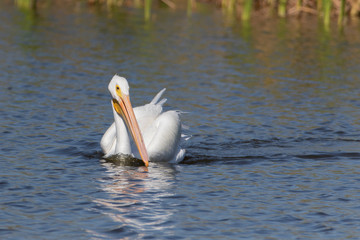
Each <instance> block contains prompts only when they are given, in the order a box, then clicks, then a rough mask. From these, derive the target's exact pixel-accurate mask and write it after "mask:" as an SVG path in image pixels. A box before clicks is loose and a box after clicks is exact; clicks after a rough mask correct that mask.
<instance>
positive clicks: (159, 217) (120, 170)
mask: <svg viewBox="0 0 360 240" xmlns="http://www.w3.org/2000/svg"><path fill="white" fill-rule="evenodd" d="M102 165H103V166H104V167H105V168H106V169H107V171H106V173H107V176H106V177H104V178H102V179H101V180H100V181H101V183H102V184H101V185H102V190H103V191H105V193H106V194H105V195H102V196H104V197H101V198H97V199H94V202H95V203H96V204H98V205H99V209H100V211H101V213H102V214H104V215H106V216H108V217H109V218H111V220H112V221H113V222H115V223H120V224H121V226H122V227H125V228H126V229H127V228H129V227H130V228H131V229H134V228H136V229H139V230H142V231H143V230H150V229H154V227H155V228H157V229H158V228H160V229H161V228H163V227H164V226H168V225H169V224H168V223H169V222H170V221H171V219H172V217H173V216H174V213H175V211H176V209H177V208H176V207H173V206H168V205H169V204H168V203H166V202H167V201H164V198H166V199H169V198H173V197H175V195H176V194H175V192H174V187H173V186H174V183H175V174H176V168H177V167H179V166H177V165H175V166H174V165H171V164H164V163H154V164H153V165H152V166H151V167H149V169H147V168H146V167H124V166H116V165H114V164H113V163H109V162H106V161H104V162H103V163H102ZM165 203H166V204H165ZM117 226H118V224H117Z"/></svg>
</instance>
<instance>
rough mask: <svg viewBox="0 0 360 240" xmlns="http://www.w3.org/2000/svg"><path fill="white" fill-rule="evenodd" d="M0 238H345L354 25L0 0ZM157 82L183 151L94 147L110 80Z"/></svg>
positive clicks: (354, 115)
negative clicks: (149, 155) (115, 159)
mask: <svg viewBox="0 0 360 240" xmlns="http://www.w3.org/2000/svg"><path fill="white" fill-rule="evenodd" d="M0 21H1V23H2V24H1V25H0V35H1V38H0V56H1V58H0V67H1V76H0V83H1V90H0V113H1V118H0V126H1V128H0V133H1V144H0V166H1V167H0V195H1V198H0V238H1V239H59V238H61V239H70V238H72V239H134V238H136V239H151V238H155V239H211V238H214V239H219V238H221V239H241V238H247V239H325V238H327V239H356V238H358V236H359V235H360V227H359V226H360V177H359V174H360V161H359V160H360V153H359V149H360V112H359V108H360V98H359V93H360V78H359V76H360V68H359V67H358V66H359V65H360V60H359V57H358V56H360V34H359V30H358V29H359V26H358V23H357V22H356V21H354V22H352V23H351V24H349V25H348V26H346V27H345V28H344V29H343V30H342V31H341V30H339V29H337V28H335V27H334V28H331V29H330V30H329V31H327V30H324V28H323V26H321V24H318V22H317V19H316V18H314V19H313V18H311V17H310V18H307V19H302V20H298V19H288V20H286V21H282V20H281V19H271V18H264V19H258V20H253V21H252V22H251V23H249V24H241V23H239V22H232V21H230V20H229V19H227V18H226V17H225V16H223V15H222V13H221V11H219V10H217V9H213V8H212V7H211V6H207V5H199V6H198V8H197V9H195V10H194V11H193V12H192V14H191V15H187V13H186V11H185V10H181V9H180V10H174V11H172V10H169V9H161V8H159V9H155V10H154V12H153V15H152V18H151V20H150V21H147V22H146V21H144V16H143V10H142V9H133V8H122V9H116V8H115V9H104V8H97V7H89V6H86V5H81V4H73V5H72V4H64V5H59V4H56V3H54V4H50V5H41V6H40V7H39V8H38V9H37V11H36V12H33V11H30V10H27V9H22V8H17V7H16V6H14V5H13V3H12V2H10V1H4V2H1V3H0ZM114 73H118V74H120V75H123V76H125V77H127V78H128V80H129V82H130V86H131V96H132V98H131V99H132V102H133V105H134V106H136V105H140V104H144V103H147V102H149V101H150V100H151V99H152V98H153V96H154V95H155V94H156V93H157V92H158V91H159V90H161V89H162V88H163V87H166V88H167V92H166V93H165V97H166V98H168V102H167V109H181V110H182V111H184V112H186V113H185V114H183V115H182V119H183V122H184V124H185V125H187V126H188V127H189V129H188V130H187V133H188V134H191V135H192V138H191V140H190V141H189V142H187V143H186V145H185V147H186V149H187V154H186V159H185V161H184V162H183V163H182V164H177V165H171V164H160V163H151V164H150V167H149V169H148V171H147V172H146V171H144V170H143V169H142V168H137V167H130V166H129V167H124V166H116V165H114V164H112V163H109V162H106V161H104V160H102V153H101V149H100V146H99V142H100V139H101V136H102V134H103V133H104V132H105V130H106V129H107V127H108V126H109V125H110V124H111V122H112V121H113V119H112V112H111V106H110V95H109V93H108V92H107V84H108V82H109V81H110V79H111V77H112V75H113V74H114Z"/></svg>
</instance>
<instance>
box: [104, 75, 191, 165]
mask: <svg viewBox="0 0 360 240" xmlns="http://www.w3.org/2000/svg"><path fill="white" fill-rule="evenodd" d="M108 89H109V92H110V94H111V97H112V100H111V106H112V110H113V115H114V123H113V124H112V125H111V126H110V127H109V128H108V129H107V131H106V132H105V134H104V135H103V137H102V139H101V142H100V145H101V148H102V150H103V152H104V154H105V157H109V156H111V155H114V154H128V155H132V156H133V157H136V158H139V159H140V158H141V159H142V160H143V162H144V164H145V166H148V164H149V161H169V162H174V163H176V162H180V161H181V160H183V158H184V156H185V149H182V148H181V147H180V141H181V129H182V127H181V121H180V112H179V111H166V112H163V109H162V105H163V104H164V103H165V102H166V99H162V100H160V98H161V96H162V94H163V93H164V92H165V90H166V89H163V90H161V91H160V92H159V93H158V94H157V95H156V96H155V97H154V99H153V100H152V101H151V102H150V103H148V104H146V105H144V106H139V107H135V108H132V106H131V102H130V96H129V85H128V82H127V80H126V79H125V78H123V77H120V76H118V75H115V76H114V77H113V78H112V79H111V81H110V83H109V86H108ZM129 133H130V135H131V137H132V139H131V138H130V137H129Z"/></svg>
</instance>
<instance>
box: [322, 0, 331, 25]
mask: <svg viewBox="0 0 360 240" xmlns="http://www.w3.org/2000/svg"><path fill="white" fill-rule="evenodd" d="M331 6H332V0H323V18H324V25H325V27H329V24H330V16H331Z"/></svg>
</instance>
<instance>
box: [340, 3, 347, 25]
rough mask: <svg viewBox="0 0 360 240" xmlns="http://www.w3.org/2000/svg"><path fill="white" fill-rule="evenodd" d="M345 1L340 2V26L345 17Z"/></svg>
mask: <svg viewBox="0 0 360 240" xmlns="http://www.w3.org/2000/svg"><path fill="white" fill-rule="evenodd" d="M345 3H346V2H345V0H341V2H340V9H339V17H338V24H339V25H342V23H343V21H344V17H345Z"/></svg>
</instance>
